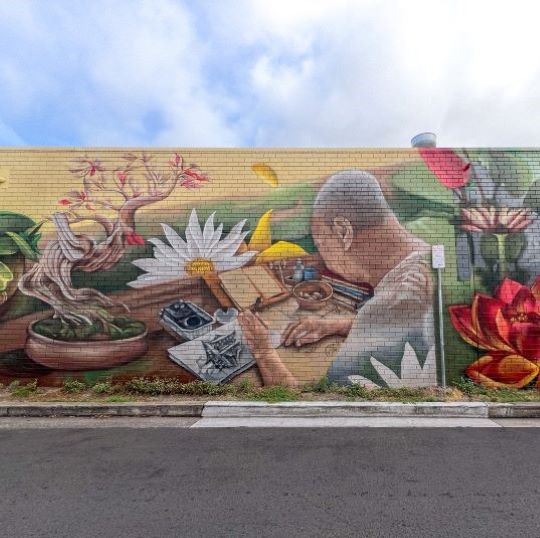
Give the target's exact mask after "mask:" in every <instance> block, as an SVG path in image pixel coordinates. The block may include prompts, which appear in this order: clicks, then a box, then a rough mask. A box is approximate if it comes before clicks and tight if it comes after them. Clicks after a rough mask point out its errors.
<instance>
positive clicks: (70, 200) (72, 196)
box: [58, 191, 94, 209]
mask: <svg viewBox="0 0 540 538" xmlns="http://www.w3.org/2000/svg"><path fill="white" fill-rule="evenodd" d="M58 203H59V204H60V205H71V204H79V205H80V204H83V203H86V207H87V208H88V209H94V207H93V206H92V205H91V204H90V196H89V195H88V193H87V192H86V191H71V192H68V197H67V198H61V199H60V200H58Z"/></svg>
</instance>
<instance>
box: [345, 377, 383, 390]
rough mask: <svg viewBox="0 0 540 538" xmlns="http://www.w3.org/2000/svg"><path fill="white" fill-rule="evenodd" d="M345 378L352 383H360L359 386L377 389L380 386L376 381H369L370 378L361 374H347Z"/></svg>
mask: <svg viewBox="0 0 540 538" xmlns="http://www.w3.org/2000/svg"><path fill="white" fill-rule="evenodd" d="M347 379H348V380H349V381H350V382H351V383H352V384H353V385H360V386H361V387H365V388H366V389H378V388H380V387H379V385H377V383H374V382H373V381H371V379H368V378H367V377H364V376H361V375H349V376H347Z"/></svg>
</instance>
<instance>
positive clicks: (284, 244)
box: [255, 241, 308, 263]
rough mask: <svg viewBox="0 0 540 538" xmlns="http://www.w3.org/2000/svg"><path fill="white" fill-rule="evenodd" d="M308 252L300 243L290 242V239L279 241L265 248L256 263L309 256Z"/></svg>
mask: <svg viewBox="0 0 540 538" xmlns="http://www.w3.org/2000/svg"><path fill="white" fill-rule="evenodd" d="M307 255H308V252H306V251H305V250H304V249H303V248H302V247H301V246H300V245H296V244H294V243H289V242H288V241H278V242H277V243H276V244H275V245H272V246H271V247H269V248H267V249H265V250H263V251H262V252H261V253H260V254H258V256H257V258H256V259H255V261H256V263H267V262H274V261H276V260H282V259H284V258H299V257H301V256H307Z"/></svg>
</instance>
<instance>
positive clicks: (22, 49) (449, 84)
mask: <svg viewBox="0 0 540 538" xmlns="http://www.w3.org/2000/svg"><path fill="white" fill-rule="evenodd" d="M539 20H540V6H539V4H538V2H536V1H527V0H514V1H513V2H511V3H510V2H508V1H498V0H491V1H483V0H474V1H468V2H465V1H461V0H448V1H446V0H429V1H424V0H413V1H411V0H409V1H401V0H348V1H346V0H329V1H326V0H324V1H323V0H320V1H319V0H286V1H285V0H271V1H270V0H268V1H267V0H230V1H229V0H200V1H195V0H192V1H188V0H92V1H91V2H90V1H87V0H85V1H80V0H36V1H27V0H0V145H4V146H27V145H30V146H109V145H112V146H128V145H129V146H134V145H135V146H398V147H399V146H407V145H408V144H409V140H410V138H411V136H413V135H414V134H416V133H417V132H420V131H424V130H433V131H435V132H437V133H438V135H439V144H440V145H445V146H462V145H468V146H539V145H540V99H539V97H540V95H539V94H540V54H539V53H538V51H539V50H540V46H539V45H540V32H539V31H538V24H539V22H538V21H539Z"/></svg>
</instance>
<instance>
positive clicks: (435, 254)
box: [431, 245, 446, 269]
mask: <svg viewBox="0 0 540 538" xmlns="http://www.w3.org/2000/svg"><path fill="white" fill-rule="evenodd" d="M445 265H446V264H445V260H444V245H432V246H431V266H432V267H433V269H444V267H445Z"/></svg>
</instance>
